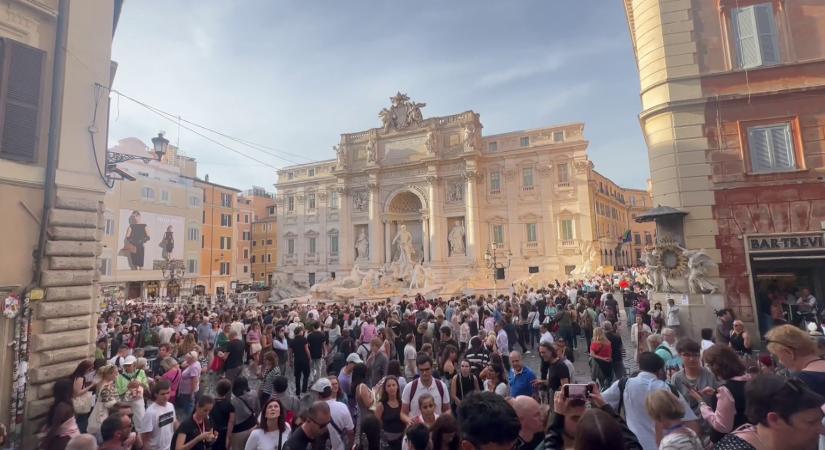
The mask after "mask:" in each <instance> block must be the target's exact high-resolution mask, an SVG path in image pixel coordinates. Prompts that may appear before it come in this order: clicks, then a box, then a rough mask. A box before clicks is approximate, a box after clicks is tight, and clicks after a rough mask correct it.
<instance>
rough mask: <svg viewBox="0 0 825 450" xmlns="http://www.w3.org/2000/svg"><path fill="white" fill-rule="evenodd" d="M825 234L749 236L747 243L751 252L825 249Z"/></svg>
mask: <svg viewBox="0 0 825 450" xmlns="http://www.w3.org/2000/svg"><path fill="white" fill-rule="evenodd" d="M824 236H825V235H823V233H810V234H790V235H782V234H773V235H767V236H748V244H747V245H748V250H750V251H751V252H770V251H795V250H817V249H822V250H825V237H824Z"/></svg>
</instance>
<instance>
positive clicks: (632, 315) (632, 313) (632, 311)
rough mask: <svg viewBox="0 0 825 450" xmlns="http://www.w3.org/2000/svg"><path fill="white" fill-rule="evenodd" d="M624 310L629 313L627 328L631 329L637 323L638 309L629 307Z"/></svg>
mask: <svg viewBox="0 0 825 450" xmlns="http://www.w3.org/2000/svg"><path fill="white" fill-rule="evenodd" d="M624 310H625V311H626V312H627V328H630V327H632V326H633V324H634V323H636V308H633V307H627V308H625V309H624Z"/></svg>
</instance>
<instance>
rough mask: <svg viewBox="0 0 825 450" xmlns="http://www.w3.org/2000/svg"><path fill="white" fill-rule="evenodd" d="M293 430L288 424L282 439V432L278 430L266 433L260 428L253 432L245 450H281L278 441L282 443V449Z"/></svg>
mask: <svg viewBox="0 0 825 450" xmlns="http://www.w3.org/2000/svg"><path fill="white" fill-rule="evenodd" d="M291 430H292V429H291V428H290V427H289V424H286V429H285V430H284V436H283V437H280V434H281V432H280V431H278V430H277V429H276V430H275V431H269V432H265V431H264V430H262V429H260V428H256V429H254V430H252V434H250V435H249V439H247V441H246V447H244V450H273V449H275V450H280V449H279V448H278V441H279V440H280V441H281V447H283V445H284V444H286V441H287V439H289V432H290V431H291Z"/></svg>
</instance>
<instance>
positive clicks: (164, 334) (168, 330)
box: [158, 327, 175, 344]
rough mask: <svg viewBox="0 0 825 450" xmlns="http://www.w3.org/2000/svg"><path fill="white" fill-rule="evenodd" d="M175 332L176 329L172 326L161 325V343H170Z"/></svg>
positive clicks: (159, 333)
mask: <svg viewBox="0 0 825 450" xmlns="http://www.w3.org/2000/svg"><path fill="white" fill-rule="evenodd" d="M173 334H175V329H174V328H172V327H161V328H160V330H158V337H159V338H160V343H161V344H168V343H169V341H170V340H171V339H172V335H173Z"/></svg>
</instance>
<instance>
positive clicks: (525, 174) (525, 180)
mask: <svg viewBox="0 0 825 450" xmlns="http://www.w3.org/2000/svg"><path fill="white" fill-rule="evenodd" d="M521 186H522V187H523V188H524V189H527V190H529V189H533V168H532V167H525V168H523V169H521Z"/></svg>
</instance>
